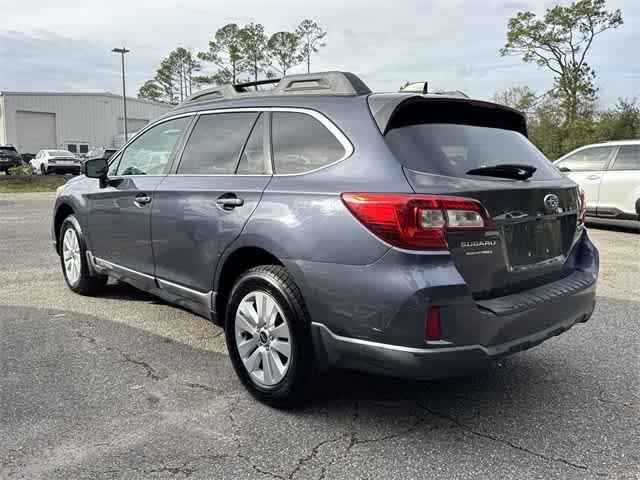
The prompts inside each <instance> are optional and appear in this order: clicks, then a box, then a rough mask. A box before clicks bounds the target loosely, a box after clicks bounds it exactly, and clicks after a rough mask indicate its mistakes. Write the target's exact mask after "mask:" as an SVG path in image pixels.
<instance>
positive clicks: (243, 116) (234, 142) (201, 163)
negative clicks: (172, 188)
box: [177, 112, 258, 175]
mask: <svg viewBox="0 0 640 480" xmlns="http://www.w3.org/2000/svg"><path fill="white" fill-rule="evenodd" d="M257 117H258V113H257V112H246V113H244V112H242V113H217V114H208V115H202V116H201V117H200V118H199V119H198V123H196V126H195V127H194V128H193V132H192V133H191V135H190V136H189V140H188V141H187V145H186V146H185V148H184V152H183V153H182V159H181V160H180V166H179V167H178V172H177V173H179V174H190V175H221V174H233V173H234V172H235V170H236V165H237V164H238V157H239V156H240V151H241V150H242V147H243V146H244V144H245V142H246V141H247V137H248V136H249V132H250V131H251V127H252V126H253V125H254V123H255V121H256V118H257Z"/></svg>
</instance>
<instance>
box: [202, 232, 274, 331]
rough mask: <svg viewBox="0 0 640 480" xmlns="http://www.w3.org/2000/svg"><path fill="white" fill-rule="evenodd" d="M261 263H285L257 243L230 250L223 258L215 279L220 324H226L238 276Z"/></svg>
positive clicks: (216, 318) (216, 319)
mask: <svg viewBox="0 0 640 480" xmlns="http://www.w3.org/2000/svg"><path fill="white" fill-rule="evenodd" d="M260 265H280V266H282V267H284V263H283V262H282V261H281V260H280V259H279V258H278V257H277V256H276V255H274V254H273V253H272V251H270V250H269V249H266V248H263V247H259V246H255V245H243V246H240V247H238V248H236V249H234V250H232V251H229V252H228V253H227V254H225V256H224V257H223V258H222V259H221V262H220V264H219V267H218V269H217V274H216V278H215V281H214V288H215V291H216V296H215V300H214V303H213V307H214V308H215V312H214V313H215V315H214V320H215V322H216V323H217V324H218V325H221V326H222V325H224V321H225V318H224V316H225V306H226V304H227V300H228V298H229V294H230V293H231V289H232V288H233V284H234V283H235V281H236V280H237V278H238V277H239V276H240V275H241V274H242V273H243V272H245V271H247V270H248V269H250V268H253V267H257V266H260ZM285 268H286V267H285Z"/></svg>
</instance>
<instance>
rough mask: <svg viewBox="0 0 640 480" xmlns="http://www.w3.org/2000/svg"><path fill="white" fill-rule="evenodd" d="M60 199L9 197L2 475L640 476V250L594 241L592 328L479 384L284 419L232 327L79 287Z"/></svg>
mask: <svg viewBox="0 0 640 480" xmlns="http://www.w3.org/2000/svg"><path fill="white" fill-rule="evenodd" d="M52 201H53V196H52V195H51V194H13V195H8V194H7V195H0V478H2V479H5V478H25V479H57V478H60V479H67V478H132V479H133V478H187V477H188V478H198V479H200V478H216V479H218V478H220V479H227V478H228V479H242V478H247V479H259V478H272V479H273V478H276V479H287V480H289V479H291V480H294V479H301V478H313V479H353V478H371V479H374V478H401V479H409V478H442V479H466V478H483V479H484V478H516V479H529V478H536V479H549V478H563V479H564V478H575V479H585V478H612V479H638V478H640V341H639V338H640V313H639V312H640V300H639V295H638V294H639V292H640V236H639V235H637V234H633V233H630V232H625V231H620V230H607V229H595V228H594V229H591V230H590V234H591V236H592V238H593V239H594V241H595V242H596V244H597V245H598V247H599V248H600V252H601V262H602V264H601V278H600V283H599V298H598V305H597V309H596V312H595V314H594V316H593V318H592V319H591V320H590V321H589V322H588V323H586V324H584V325H578V326H576V327H575V328H573V329H571V330H570V331H569V332H567V333H566V334H564V335H561V336H560V337H557V338H553V339H551V340H549V341H547V342H545V343H544V344H542V345H540V346H538V347H536V348H534V349H531V350H529V351H526V352H522V353H519V354H516V355H514V356H512V357H509V358H507V359H505V360H503V361H502V362H501V363H499V364H496V365H495V366H494V367H492V368H491V369H490V370H489V371H487V372H486V373H483V374H481V375H476V376H473V377H468V378H462V379H455V380H444V381H436V382H428V383H417V382H407V381H400V380H394V379H387V378H382V377H374V376H367V375H361V374H356V373H349V372H335V373H332V374H331V375H329V376H325V377H322V378H319V379H318V380H317V381H316V383H315V385H314V395H313V401H312V402H311V403H310V404H309V405H308V406H307V407H306V408H304V409H300V410H296V411H289V412H282V411H277V410H273V409H271V408H268V407H265V406H263V405H261V404H259V403H257V402H256V401H254V400H253V399H252V398H251V397H250V396H249V395H248V394H247V393H245V391H244V390H243V388H242V387H241V386H240V384H239V382H238V381H237V380H236V377H235V374H234V373H233V370H232V368H231V365H230V363H229V361H228V358H227V354H226V351H225V346H224V338H223V336H222V335H221V330H220V329H219V328H217V327H215V326H213V325H212V324H211V323H209V322H207V321H206V320H204V319H201V318H199V317H196V316H194V315H191V314H190V313H188V312H186V311H184V310H181V309H179V308H176V307H173V306H170V305H167V304H165V303H163V302H162V301H160V300H158V299H155V298H154V297H151V296H149V295H146V294H144V293H141V292H138V291H136V290H135V289H133V288H130V287H128V286H124V285H121V284H113V285H109V287H108V290H107V291H106V292H105V293H104V294H103V295H101V296H99V297H95V298H86V297H80V296H77V295H74V294H72V293H71V292H70V291H69V290H67V289H66V287H65V286H64V283H63V279H62V275H61V273H60V270H59V264H58V260H57V257H56V256H55V254H54V252H53V250H52V248H51V245H50V243H49V222H50V208H51V205H52Z"/></svg>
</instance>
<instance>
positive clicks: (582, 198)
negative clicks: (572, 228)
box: [578, 187, 587, 223]
mask: <svg viewBox="0 0 640 480" xmlns="http://www.w3.org/2000/svg"><path fill="white" fill-rule="evenodd" d="M578 198H579V202H580V205H579V206H580V212H579V213H578V223H584V219H585V217H586V216H587V199H586V197H585V194H584V190H583V189H582V187H578Z"/></svg>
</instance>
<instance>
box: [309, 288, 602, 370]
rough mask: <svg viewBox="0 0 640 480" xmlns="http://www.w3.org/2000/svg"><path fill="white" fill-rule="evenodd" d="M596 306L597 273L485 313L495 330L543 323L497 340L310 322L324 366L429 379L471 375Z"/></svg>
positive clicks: (548, 335) (555, 332)
mask: <svg viewBox="0 0 640 480" xmlns="http://www.w3.org/2000/svg"><path fill="white" fill-rule="evenodd" d="M594 306H595V278H594V279H593V282H592V283H591V284H589V285H588V286H586V287H584V288H580V289H578V290H576V291H574V292H573V294H571V295H569V296H568V297H567V296H566V295H563V296H558V297H557V298H555V299H553V300H550V301H546V302H544V304H537V305H535V306H532V307H529V308H527V309H526V310H524V311H523V310H520V311H518V312H517V313H512V314H509V315H496V314H486V313H482V315H487V318H486V319H485V321H486V322H487V323H490V324H491V325H490V326H489V328H490V329H491V330H501V329H504V330H510V329H513V328H514V324H519V325H520V326H522V325H527V324H528V325H531V324H534V325H540V322H539V319H540V318H541V317H542V318H547V319H551V321H549V322H547V325H546V326H545V327H544V328H541V329H539V330H536V331H532V332H531V331H530V332H529V333H528V334H522V335H517V336H515V337H512V338H511V339H510V340H508V341H505V342H502V343H497V344H493V345H488V346H487V345H481V344H471V345H459V346H441V347H423V348H416V347H407V346H403V345H393V344H386V343H380V342H372V341H368V340H361V339H356V338H350V337H342V336H339V335H336V334H335V333H333V332H332V331H331V330H330V329H329V328H328V327H326V326H325V325H323V324H320V323H313V324H312V331H313V338H314V347H315V352H316V356H317V358H318V362H319V364H320V365H323V366H325V367H339V368H346V369H353V370H359V371H365V372H369V373H375V374H383V375H388V376H393V377H401V378H412V379H417V380H428V379H435V378H443V377H455V376H461V375H467V374H470V373H474V372H477V371H480V370H483V369H485V368H487V367H488V366H489V365H490V364H491V363H492V362H493V361H495V360H497V359H500V358H502V357H505V356H507V355H510V354H513V353H516V352H519V351H522V350H527V349H529V348H531V347H534V346H536V345H538V344H540V343H542V342H543V341H545V340H547V339H549V338H551V337H554V336H556V335H560V334H561V333H564V332H565V331H567V330H569V329H570V328H571V327H573V326H574V325H575V324H576V323H580V322H586V321H587V320H589V318H590V317H591V315H592V313H593V309H594Z"/></svg>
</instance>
